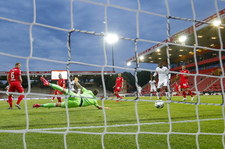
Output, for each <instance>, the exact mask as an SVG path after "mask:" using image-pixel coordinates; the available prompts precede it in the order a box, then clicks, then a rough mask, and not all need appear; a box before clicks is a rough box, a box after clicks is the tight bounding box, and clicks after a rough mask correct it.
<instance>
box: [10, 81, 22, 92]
mask: <svg viewBox="0 0 225 149" xmlns="http://www.w3.org/2000/svg"><path fill="white" fill-rule="evenodd" d="M15 91H18V92H19V93H22V92H24V89H23V86H22V85H21V83H20V82H10V86H9V92H15Z"/></svg>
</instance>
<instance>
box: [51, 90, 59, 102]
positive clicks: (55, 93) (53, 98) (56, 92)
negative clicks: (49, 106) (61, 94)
mask: <svg viewBox="0 0 225 149" xmlns="http://www.w3.org/2000/svg"><path fill="white" fill-rule="evenodd" d="M57 94H58V91H57V90H55V91H54V95H55V96H53V97H52V100H51V101H54V100H55V97H57Z"/></svg>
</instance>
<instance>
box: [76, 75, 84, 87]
mask: <svg viewBox="0 0 225 149" xmlns="http://www.w3.org/2000/svg"><path fill="white" fill-rule="evenodd" d="M78 81H79V79H78V78H77V77H75V78H74V82H75V85H76V86H77V87H78V88H80V89H82V88H83V86H81V85H80V83H79V82H78Z"/></svg>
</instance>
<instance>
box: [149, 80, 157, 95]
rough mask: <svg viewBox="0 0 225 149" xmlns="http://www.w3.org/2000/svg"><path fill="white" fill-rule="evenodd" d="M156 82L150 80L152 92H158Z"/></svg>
mask: <svg viewBox="0 0 225 149" xmlns="http://www.w3.org/2000/svg"><path fill="white" fill-rule="evenodd" d="M155 83H156V81H155V80H150V81H149V84H150V87H151V88H150V92H151V93H152V92H156V85H155Z"/></svg>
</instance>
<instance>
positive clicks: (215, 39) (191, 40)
mask: <svg viewBox="0 0 225 149" xmlns="http://www.w3.org/2000/svg"><path fill="white" fill-rule="evenodd" d="M218 14H219V18H220V20H221V25H220V26H219V27H216V26H215V25H213V21H214V20H218V17H217V14H213V15H212V16H209V17H208V18H206V19H204V20H202V21H198V22H197V23H196V24H195V30H196V36H195V32H194V27H193V26H191V27H189V28H187V29H185V30H182V31H180V32H178V33H176V34H175V35H172V36H171V37H170V42H168V40H164V41H163V42H160V43H158V44H156V45H154V46H153V47H151V48H149V49H147V50H144V51H143V52H141V53H139V54H138V57H139V58H140V57H141V56H143V57H144V59H143V60H139V62H140V63H160V62H166V61H167V49H168V52H169V55H170V63H171V64H176V63H179V62H182V61H183V60H185V59H187V58H190V57H192V58H193V57H194V47H196V52H197V53H198V54H199V55H201V53H206V52H207V51H210V50H212V51H213V50H215V49H220V47H221V43H220V37H219V34H218V33H219V32H218V28H220V35H221V39H222V41H225V25H224V23H225V9H223V10H221V11H219V13H218ZM182 35H185V36H186V37H187V41H186V42H185V44H184V43H181V42H180V41H179V37H181V36H182ZM195 38H196V39H197V41H198V46H197V45H196V44H195V40H196V39H195ZM223 44H224V43H223ZM223 46H224V45H223ZM223 48H224V47H223ZM135 61H136V57H135V56H134V57H131V58H130V59H128V60H127V62H135Z"/></svg>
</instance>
